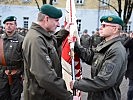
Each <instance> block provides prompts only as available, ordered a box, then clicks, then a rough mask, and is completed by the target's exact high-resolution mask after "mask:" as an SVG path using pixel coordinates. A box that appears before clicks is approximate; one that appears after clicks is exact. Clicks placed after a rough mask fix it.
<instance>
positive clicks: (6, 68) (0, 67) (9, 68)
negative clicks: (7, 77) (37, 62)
mask: <svg viewBox="0 0 133 100" xmlns="http://www.w3.org/2000/svg"><path fill="white" fill-rule="evenodd" d="M1 69H2V70H14V69H18V67H17V66H3V65H0V70H1Z"/></svg>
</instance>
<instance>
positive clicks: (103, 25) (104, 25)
mask: <svg viewBox="0 0 133 100" xmlns="http://www.w3.org/2000/svg"><path fill="white" fill-rule="evenodd" d="M101 26H102V27H103V28H105V27H106V26H111V27H116V26H115V25H108V24H102V25H101Z"/></svg>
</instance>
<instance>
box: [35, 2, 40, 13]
mask: <svg viewBox="0 0 133 100" xmlns="http://www.w3.org/2000/svg"><path fill="white" fill-rule="evenodd" d="M35 2H36V4H37V8H38V10H39V11H40V7H39V4H38V2H37V0H35Z"/></svg>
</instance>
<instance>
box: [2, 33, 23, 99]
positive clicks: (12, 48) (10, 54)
mask: <svg viewBox="0 0 133 100" xmlns="http://www.w3.org/2000/svg"><path fill="white" fill-rule="evenodd" d="M0 38H1V39H2V40H3V51H4V58H5V63H6V65H3V63H2V62H1V61H0V100H20V98H21V93H22V91H23V85H22V84H23V82H22V74H23V59H22V48H21V46H22V42H23V37H22V36H21V35H19V34H17V33H14V35H13V36H11V37H8V36H7V35H6V34H5V33H4V34H2V35H1V37H0ZM0 52H1V50H0ZM1 59H2V58H1ZM6 71H8V72H9V71H10V72H11V74H12V76H11V78H12V79H11V80H12V83H11V84H9V78H8V75H7V74H8V73H6Z"/></svg>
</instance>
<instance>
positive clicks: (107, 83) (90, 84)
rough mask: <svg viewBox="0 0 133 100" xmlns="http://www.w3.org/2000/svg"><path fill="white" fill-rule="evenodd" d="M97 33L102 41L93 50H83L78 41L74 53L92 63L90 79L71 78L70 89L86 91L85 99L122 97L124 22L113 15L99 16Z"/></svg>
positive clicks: (99, 99) (108, 99) (124, 68)
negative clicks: (86, 97) (121, 36)
mask: <svg viewBox="0 0 133 100" xmlns="http://www.w3.org/2000/svg"><path fill="white" fill-rule="evenodd" d="M100 21H101V23H102V24H101V27H100V29H99V35H100V36H101V37H104V40H103V41H102V42H101V43H100V44H99V45H97V47H96V48H95V49H94V50H91V49H88V50H87V49H84V48H83V47H82V46H80V45H79V44H78V43H77V42H76V43H75V48H74V49H75V52H77V54H78V55H79V57H80V58H81V59H82V60H83V61H85V62H86V63H87V64H91V76H92V78H86V77H83V78H82V79H79V80H76V81H72V82H71V84H70V86H71V89H73V88H75V89H79V90H81V91H84V92H88V100H121V92H120V88H119V86H120V84H121V82H122V80H123V77H124V74H125V71H126V68H127V53H126V49H125V47H124V46H123V44H122V43H121V38H120V36H119V35H120V31H121V29H122V26H123V21H122V19H121V18H120V17H118V16H115V15H110V16H103V17H101V19H100Z"/></svg>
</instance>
